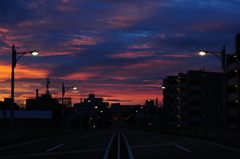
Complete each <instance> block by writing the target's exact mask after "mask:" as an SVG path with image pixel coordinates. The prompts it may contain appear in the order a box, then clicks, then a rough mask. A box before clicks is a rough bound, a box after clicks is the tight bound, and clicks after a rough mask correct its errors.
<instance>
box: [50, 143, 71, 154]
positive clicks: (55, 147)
mask: <svg viewBox="0 0 240 159" xmlns="http://www.w3.org/2000/svg"><path fill="white" fill-rule="evenodd" d="M65 144H66V143H62V144H60V145H58V146H55V147H53V148H51V149H48V150H47V151H46V152H50V151H52V150H54V149H56V148H59V147H61V146H63V145H65Z"/></svg>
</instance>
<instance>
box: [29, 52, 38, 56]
mask: <svg viewBox="0 0 240 159" xmlns="http://www.w3.org/2000/svg"><path fill="white" fill-rule="evenodd" d="M30 53H31V54H32V55H33V56H37V55H38V54H39V52H38V51H31V52H30Z"/></svg>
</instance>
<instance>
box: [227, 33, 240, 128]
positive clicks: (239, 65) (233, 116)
mask: <svg viewBox="0 0 240 159" xmlns="http://www.w3.org/2000/svg"><path fill="white" fill-rule="evenodd" d="M235 46H236V49H235V52H234V53H233V54H231V55H227V71H228V72H227V78H228V80H227V81H228V82H227V83H228V89H227V91H228V103H227V104H228V109H227V110H226V111H228V112H227V115H228V121H227V122H228V126H229V127H231V128H240V33H238V34H236V37H235Z"/></svg>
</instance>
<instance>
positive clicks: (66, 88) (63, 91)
mask: <svg viewBox="0 0 240 159" xmlns="http://www.w3.org/2000/svg"><path fill="white" fill-rule="evenodd" d="M69 88H72V89H77V87H75V86H74V87H65V86H64V83H63V84H62V127H63V126H64V120H63V115H64V114H63V110H64V109H63V108H64V95H65V92H66V91H67V90H68V89H69Z"/></svg>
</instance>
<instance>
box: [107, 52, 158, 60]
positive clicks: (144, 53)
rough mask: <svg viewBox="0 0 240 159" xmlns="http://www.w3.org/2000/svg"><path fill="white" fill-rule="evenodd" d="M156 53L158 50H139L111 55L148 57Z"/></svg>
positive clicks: (116, 56)
mask: <svg viewBox="0 0 240 159" xmlns="http://www.w3.org/2000/svg"><path fill="white" fill-rule="evenodd" d="M155 53H156V51H138V52H127V53H118V54H115V55H110V57H115V58H131V59H134V58H137V57H147V56H152V55H154V54H155Z"/></svg>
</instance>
